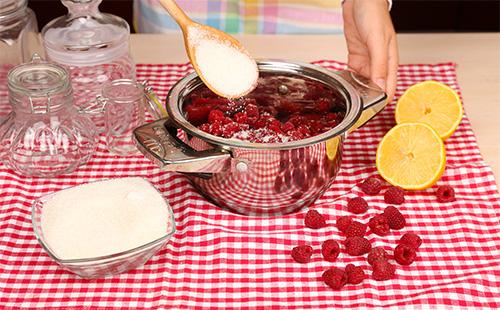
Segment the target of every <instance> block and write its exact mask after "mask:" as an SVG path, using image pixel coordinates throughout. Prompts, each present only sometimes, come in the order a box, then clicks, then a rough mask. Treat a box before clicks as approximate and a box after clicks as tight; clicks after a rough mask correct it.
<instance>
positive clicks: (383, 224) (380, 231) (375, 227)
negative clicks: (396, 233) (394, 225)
mask: <svg viewBox="0 0 500 310" xmlns="http://www.w3.org/2000/svg"><path fill="white" fill-rule="evenodd" d="M368 226H370V229H371V230H372V232H373V233H374V234H377V235H379V236H387V235H388V234H389V230H390V228H389V222H388V221H387V218H386V217H385V215H384V214H377V215H375V216H374V217H372V218H371V219H370V221H369V222H368Z"/></svg>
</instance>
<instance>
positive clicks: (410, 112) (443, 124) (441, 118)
mask: <svg viewBox="0 0 500 310" xmlns="http://www.w3.org/2000/svg"><path fill="white" fill-rule="evenodd" d="M462 116H463V109H462V102H461V101H460V97H459V96H458V94H457V92H455V91H454V90H453V89H451V88H450V87H448V86H447V85H445V84H443V83H439V82H436V81H425V82H421V83H418V84H415V85H413V86H411V87H410V88H408V89H407V90H406V91H405V92H404V94H403V95H402V96H401V97H400V98H399V100H398V103H397V105H396V123H398V124H402V123H415V122H418V123H425V124H427V125H429V126H431V127H432V128H433V129H434V130H436V132H437V133H438V134H439V136H440V137H441V139H443V140H445V139H447V138H448V137H449V136H451V135H452V134H453V132H455V130H456V129H457V127H458V124H460V121H461V120H462Z"/></svg>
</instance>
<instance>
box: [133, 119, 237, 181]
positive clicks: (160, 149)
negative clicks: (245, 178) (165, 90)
mask: <svg viewBox="0 0 500 310" xmlns="http://www.w3.org/2000/svg"><path fill="white" fill-rule="evenodd" d="M134 139H135V141H136V144H137V147H138V148H139V150H140V151H141V152H142V153H143V154H144V155H145V156H146V157H147V158H148V159H150V160H151V161H153V162H154V163H156V164H157V165H158V166H159V167H160V168H162V169H163V170H166V171H177V172H184V173H202V174H206V173H217V172H221V171H223V170H225V169H227V167H228V166H229V164H230V159H231V154H230V153H229V152H228V151H226V150H222V149H211V150H206V151H197V150H195V149H193V148H192V147H190V146H189V145H188V144H186V143H185V142H184V141H182V140H181V139H180V138H179V137H177V127H175V126H174V124H173V123H172V121H171V120H170V119H169V118H162V119H160V120H157V121H155V122H152V123H148V124H146V125H143V126H141V127H138V128H136V129H135V130H134Z"/></svg>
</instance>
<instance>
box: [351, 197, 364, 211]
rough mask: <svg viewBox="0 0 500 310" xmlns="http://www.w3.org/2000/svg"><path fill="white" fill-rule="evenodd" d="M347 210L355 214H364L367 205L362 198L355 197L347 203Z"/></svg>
mask: <svg viewBox="0 0 500 310" xmlns="http://www.w3.org/2000/svg"><path fill="white" fill-rule="evenodd" d="M347 210H348V211H349V212H351V213H355V214H361V213H365V212H366V210H368V203H367V202H366V200H364V199H363V198H362V197H355V198H352V199H350V200H349V201H348V202H347Z"/></svg>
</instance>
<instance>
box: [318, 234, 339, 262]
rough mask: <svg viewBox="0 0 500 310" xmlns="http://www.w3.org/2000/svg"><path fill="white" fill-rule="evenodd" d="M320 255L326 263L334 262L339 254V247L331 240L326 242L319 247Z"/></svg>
mask: <svg viewBox="0 0 500 310" xmlns="http://www.w3.org/2000/svg"><path fill="white" fill-rule="evenodd" d="M321 254H323V257H324V258H325V260H326V261H329V262H334V261H335V260H336V259H337V257H338V256H339V254H340V246H339V244H338V243H337V241H335V240H333V239H329V240H326V241H325V242H323V244H322V245H321Z"/></svg>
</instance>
